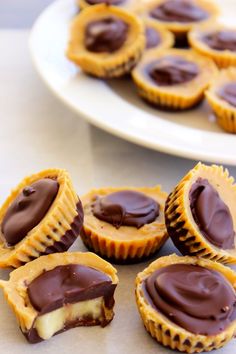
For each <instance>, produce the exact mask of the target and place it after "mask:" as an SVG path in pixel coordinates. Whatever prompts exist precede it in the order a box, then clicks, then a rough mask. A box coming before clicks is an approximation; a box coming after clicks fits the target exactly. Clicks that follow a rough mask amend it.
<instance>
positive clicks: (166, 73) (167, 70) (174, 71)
mask: <svg viewBox="0 0 236 354" xmlns="http://www.w3.org/2000/svg"><path fill="white" fill-rule="evenodd" d="M145 71H146V73H147V74H148V76H149V77H150V78H151V79H152V81H154V82H155V84H157V85H158V86H171V85H178V84H183V83H185V82H189V81H191V80H193V79H194V78H195V77H196V76H197V75H198V74H199V69H198V66H197V65H196V64H195V63H192V62H190V61H187V60H185V59H183V58H180V57H175V56H166V57H164V58H161V59H157V60H155V61H153V62H152V63H150V64H148V65H147V67H146V68H145Z"/></svg>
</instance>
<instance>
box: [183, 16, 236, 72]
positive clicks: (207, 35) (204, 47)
mask: <svg viewBox="0 0 236 354" xmlns="http://www.w3.org/2000/svg"><path fill="white" fill-rule="evenodd" d="M188 37H189V43H190V44H191V46H192V47H193V48H194V49H196V50H197V51H198V52H199V53H201V54H203V55H205V56H207V57H209V58H211V59H212V60H214V61H215V63H216V64H217V65H218V66H219V67H220V68H227V67H229V66H235V65H236V29H235V28H230V27H226V26H223V25H220V24H216V23H212V24H211V25H208V26H203V27H196V28H195V29H193V31H191V32H190V33H189V36H188Z"/></svg>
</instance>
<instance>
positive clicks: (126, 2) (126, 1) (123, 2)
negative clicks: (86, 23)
mask: <svg viewBox="0 0 236 354" xmlns="http://www.w3.org/2000/svg"><path fill="white" fill-rule="evenodd" d="M77 2H78V5H79V8H80V9H81V10H83V9H85V8H86V7H89V6H94V5H100V4H105V5H107V6H118V7H121V8H124V9H126V10H129V11H132V12H135V9H136V8H137V5H138V2H137V0H77Z"/></svg>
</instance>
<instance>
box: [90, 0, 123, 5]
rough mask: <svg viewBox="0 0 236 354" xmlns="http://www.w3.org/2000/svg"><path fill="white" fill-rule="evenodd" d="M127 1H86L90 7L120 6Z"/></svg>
mask: <svg viewBox="0 0 236 354" xmlns="http://www.w3.org/2000/svg"><path fill="white" fill-rule="evenodd" d="M125 1H126V0H86V2H87V3H88V4H90V5H98V4H107V5H120V4H122V3H123V2H125Z"/></svg>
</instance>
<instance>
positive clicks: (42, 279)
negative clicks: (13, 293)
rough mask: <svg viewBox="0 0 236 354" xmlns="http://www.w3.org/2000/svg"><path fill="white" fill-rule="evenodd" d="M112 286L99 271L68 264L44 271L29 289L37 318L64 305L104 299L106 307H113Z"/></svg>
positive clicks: (113, 285)
mask: <svg viewBox="0 0 236 354" xmlns="http://www.w3.org/2000/svg"><path fill="white" fill-rule="evenodd" d="M115 287H116V285H115V284H112V281H111V279H110V278H109V277H108V275H106V274H104V273H102V272H101V271H99V270H96V269H93V268H90V267H87V266H83V265H78V264H69V265H62V266H57V267H56V268H54V269H52V270H49V271H46V272H44V273H42V274H41V275H40V276H38V277H37V278H36V279H34V280H33V281H32V283H30V284H29V286H28V295H29V299H30V302H31V304H32V306H33V307H34V308H35V309H36V310H37V311H38V312H39V313H40V315H42V314H45V313H48V312H51V311H54V310H56V309H58V308H61V307H62V306H63V305H64V304H73V303H76V302H79V301H85V300H91V299H95V298H98V297H101V296H103V297H104V300H105V305H106V306H107V307H109V308H111V307H112V306H113V304H114V300H113V294H114V291H115Z"/></svg>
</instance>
